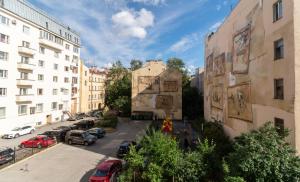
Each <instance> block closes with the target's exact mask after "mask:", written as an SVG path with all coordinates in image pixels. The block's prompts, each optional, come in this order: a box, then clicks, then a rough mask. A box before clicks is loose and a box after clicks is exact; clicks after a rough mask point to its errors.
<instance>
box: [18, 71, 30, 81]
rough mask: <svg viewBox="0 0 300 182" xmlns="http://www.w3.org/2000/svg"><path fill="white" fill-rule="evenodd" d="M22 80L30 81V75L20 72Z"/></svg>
mask: <svg viewBox="0 0 300 182" xmlns="http://www.w3.org/2000/svg"><path fill="white" fill-rule="evenodd" d="M20 79H21V80H28V73H25V72H20Z"/></svg>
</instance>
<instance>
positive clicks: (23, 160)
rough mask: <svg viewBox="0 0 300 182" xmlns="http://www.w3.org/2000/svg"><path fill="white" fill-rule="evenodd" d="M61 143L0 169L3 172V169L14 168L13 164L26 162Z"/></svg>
mask: <svg viewBox="0 0 300 182" xmlns="http://www.w3.org/2000/svg"><path fill="white" fill-rule="evenodd" d="M59 145H62V143H58V144H56V145H54V146H52V147H49V148H46V149H45V150H42V151H40V152H38V153H35V154H33V155H31V156H29V157H27V158H25V159H22V160H20V161H18V162H16V163H13V164H11V165H9V166H7V167H5V168H3V169H0V173H1V172H3V171H5V170H6V169H10V168H12V167H13V166H15V165H17V164H19V163H21V162H25V161H27V160H29V159H31V158H33V157H34V156H36V155H38V154H42V153H44V152H46V151H49V150H50V149H53V148H55V147H57V146H59Z"/></svg>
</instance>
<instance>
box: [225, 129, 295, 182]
mask: <svg viewBox="0 0 300 182" xmlns="http://www.w3.org/2000/svg"><path fill="white" fill-rule="evenodd" d="M233 149H234V151H233V152H232V153H230V155H229V164H230V168H231V173H232V174H233V175H235V176H242V177H243V178H244V179H245V180H246V181H250V182H251V181H299V180H300V158H299V157H298V156H296V155H295V151H294V149H292V147H291V146H289V145H288V144H287V143H286V142H285V141H284V137H282V136H280V135H279V134H278V133H277V132H276V129H275V128H274V127H273V126H272V125H271V123H267V124H265V125H264V126H263V127H262V128H260V129H259V130H257V131H252V132H250V133H246V134H242V135H241V136H240V137H238V138H236V140H235V143H234V145H233Z"/></svg>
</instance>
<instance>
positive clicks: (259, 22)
mask: <svg viewBox="0 0 300 182" xmlns="http://www.w3.org/2000/svg"><path fill="white" fill-rule="evenodd" d="M275 2H276V0H264V1H263V0H251V1H249V0H241V1H240V3H239V4H238V5H237V7H236V8H235V9H234V10H233V12H232V13H231V14H230V16H229V17H228V18H227V19H226V20H225V22H224V24H223V25H222V26H221V27H220V28H219V30H218V31H217V32H216V33H215V34H214V35H212V36H211V37H210V38H208V39H207V41H206V50H205V54H206V58H207V57H208V56H209V55H211V54H212V53H213V60H214V59H215V58H216V57H217V56H218V55H220V54H222V53H225V64H224V65H225V73H224V75H222V76H212V79H211V80H209V79H208V78H209V77H208V76H209V71H208V69H207V68H206V74H205V75H206V78H205V95H204V96H205V98H204V100H205V106H204V107H205V118H206V119H207V120H219V121H222V122H223V123H224V124H225V127H226V130H227V131H228V132H229V134H230V135H231V136H237V135H239V134H240V133H242V132H247V131H249V130H252V129H256V128H258V127H259V126H261V125H263V124H264V123H265V122H268V121H271V122H274V119H275V117H276V118H281V119H284V124H285V127H286V128H288V129H290V130H291V135H290V137H289V141H290V142H291V143H292V144H295V124H294V123H295V120H294V101H295V84H294V83H295V75H294V72H295V69H294V68H295V66H294V61H293V60H294V36H293V35H294V34H293V32H294V26H293V2H294V1H283V18H281V19H280V20H279V21H277V22H273V4H274V3H275ZM247 26H249V27H250V28H249V29H250V33H249V37H250V40H249V47H248V48H246V49H245V50H247V51H249V55H247V54H245V55H246V56H245V58H246V59H244V60H246V61H248V62H249V63H248V67H247V69H244V70H243V71H245V72H244V73H236V72H234V71H236V70H234V69H236V68H238V67H237V66H236V65H235V64H236V62H235V61H236V60H237V59H235V57H234V56H235V55H236V54H235V52H234V51H236V49H235V47H234V46H235V45H234V43H233V42H234V40H236V39H234V38H235V37H236V36H237V35H238V32H241V30H243V29H244V30H245V28H246V27H247ZM280 38H283V40H284V58H283V59H280V60H276V61H274V51H273V50H274V41H276V40H278V39H280ZM245 45H248V44H246V43H245ZM248 56H249V57H248ZM245 65H246V64H245ZM207 66H208V64H207V63H206V67H207ZM278 78H283V79H284V100H277V99H274V79H278ZM241 84H247V86H248V87H247V88H249V90H247V89H244V88H241V86H239V85H241ZM216 85H222V87H223V90H222V94H220V95H221V96H218V92H219V91H215V89H214V86H216ZM234 88H237V89H238V91H237V93H239V92H240V91H243V89H244V90H245V91H244V93H246V94H245V98H244V102H245V104H244V106H243V107H244V108H243V107H236V108H237V109H238V110H239V112H240V111H242V112H246V114H245V115H243V114H241V115H240V116H237V117H232V107H230V106H232V104H231V103H230V102H231V100H232V99H233V100H234V98H233V97H232V95H228V94H230V93H232V92H234V91H232V89H234ZM212 93H216V95H217V96H218V97H215V98H218V99H217V100H220V99H219V98H221V100H222V103H223V104H222V106H223V107H221V108H215V107H214V106H213V105H212V103H211V101H212V99H213V98H212ZM296 98H297V97H296ZM229 108H231V110H229ZM233 108H234V107H233ZM234 109H235V108H234ZM239 112H237V113H239ZM228 113H230V114H228ZM239 114H240V113H239Z"/></svg>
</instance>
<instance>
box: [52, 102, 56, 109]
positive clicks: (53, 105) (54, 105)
mask: <svg viewBox="0 0 300 182" xmlns="http://www.w3.org/2000/svg"><path fill="white" fill-rule="evenodd" d="M51 109H52V110H57V102H52V104H51Z"/></svg>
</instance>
